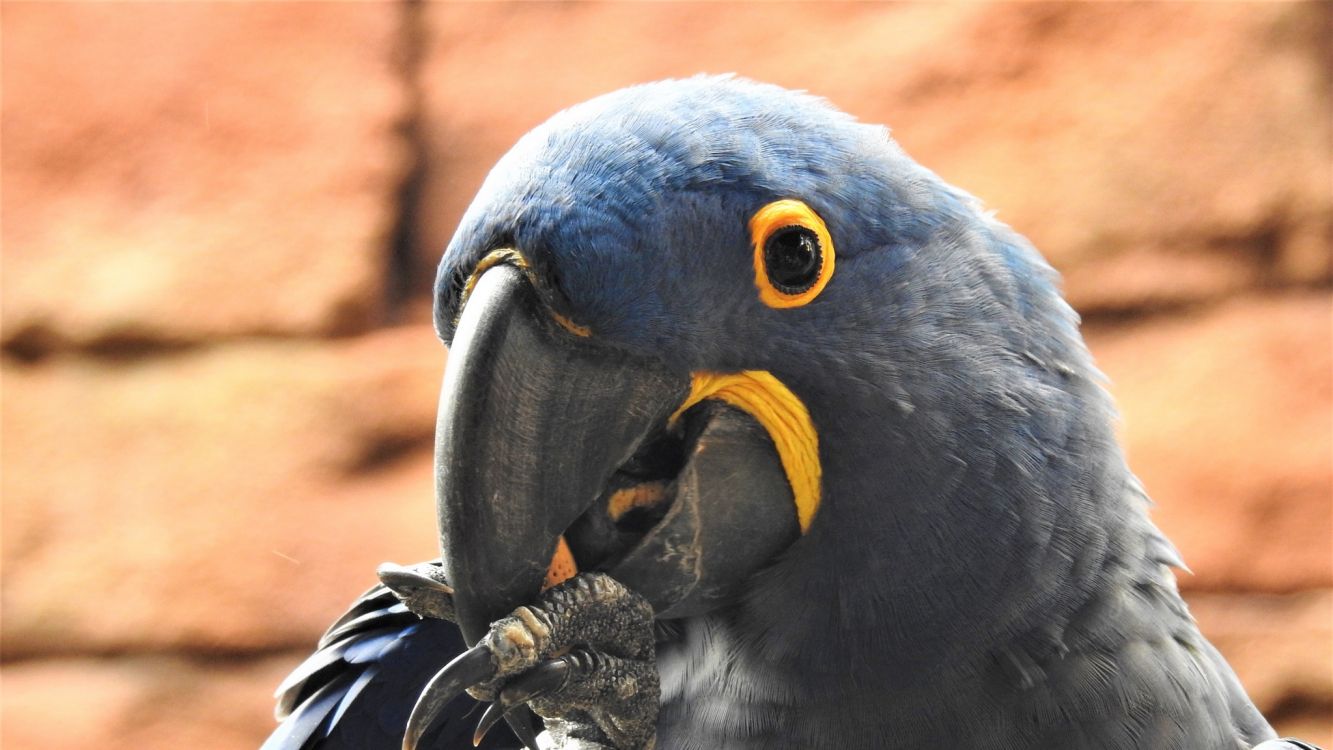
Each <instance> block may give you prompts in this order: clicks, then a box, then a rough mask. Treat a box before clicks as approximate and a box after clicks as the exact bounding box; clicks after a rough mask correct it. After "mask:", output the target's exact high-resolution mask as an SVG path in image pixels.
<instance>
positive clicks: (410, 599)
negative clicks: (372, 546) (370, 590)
mask: <svg viewBox="0 0 1333 750" xmlns="http://www.w3.org/2000/svg"><path fill="white" fill-rule="evenodd" d="M375 572H376V574H377V575H378V576H379V579H380V583H382V584H384V586H385V587H386V588H388V589H389V590H390V591H392V592H393V594H394V596H396V597H398V600H399V601H401V602H402V603H403V604H405V605H407V608H408V609H409V610H411V611H412V613H413V614H415V615H417V616H418V617H429V618H433V619H437V620H448V621H450V622H453V621H454V620H455V618H456V615H455V612H454V589H453V587H452V586H450V585H449V584H448V583H446V582H445V580H444V570H443V568H442V567H441V566H440V564H439V563H436V562H427V563H420V564H418V565H414V566H412V567H406V566H403V565H398V564H397V563H383V564H381V565H380V566H379V568H378V569H377V570H376V571H375Z"/></svg>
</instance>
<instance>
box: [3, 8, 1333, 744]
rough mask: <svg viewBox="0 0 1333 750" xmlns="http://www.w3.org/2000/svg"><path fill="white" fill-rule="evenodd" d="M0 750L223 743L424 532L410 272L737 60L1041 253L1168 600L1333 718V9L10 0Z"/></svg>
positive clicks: (422, 378)
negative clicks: (579, 108)
mask: <svg viewBox="0 0 1333 750" xmlns="http://www.w3.org/2000/svg"><path fill="white" fill-rule="evenodd" d="M0 23H2V26H0V30H2V32H3V34H2V38H0V44H2V46H3V59H2V63H3V105H4V119H3V132H2V133H0V135H2V136H3V151H2V154H3V162H2V164H3V172H2V176H3V185H2V188H3V191H2V192H3V198H2V200H3V203H2V204H0V207H2V209H3V308H2V309H0V312H2V325H0V347H2V352H3V354H2V355H0V368H2V369H0V377H2V378H3V407H4V408H3V451H4V453H3V486H2V488H0V489H2V490H3V538H2V544H0V550H2V556H0V570H2V574H0V575H2V578H0V596H2V599H3V604H2V607H0V611H2V612H3V615H2V616H3V622H2V626H3V629H2V637H3V640H2V656H3V661H2V662H0V681H2V683H3V717H2V718H3V721H2V724H0V726H2V727H3V729H2V730H0V745H3V746H4V748H6V750H24V749H26V748H39V747H40V748H43V750H61V749H63V748H105V749H107V750H121V749H129V748H136V749H144V748H182V747H201V748H204V747H206V748H220V749H222V750H229V749H231V748H254V747H256V746H257V745H258V744H259V743H260V742H261V741H262V739H263V737H264V736H265V735H266V734H267V732H268V731H269V730H270V729H271V728H272V726H273V720H272V717H271V707H272V700H271V697H270V694H271V692H272V689H273V688H274V686H275V685H276V684H277V683H278V682H279V680H280V679H281V678H282V677H283V675H284V674H285V673H286V672H287V671H288V670H289V669H290V668H291V667H293V666H294V665H295V664H296V663H297V662H298V661H299V660H300V659H301V658H303V656H304V655H305V654H306V653H308V651H309V650H310V648H311V647H312V645H313V643H314V641H315V639H316V638H317V636H318V634H319V633H320V632H321V630H322V629H323V628H324V626H325V625H327V624H328V623H329V622H330V621H331V620H332V618H334V617H336V616H337V615H338V614H339V613H340V612H341V611H342V609H343V607H344V606H345V605H346V604H347V603H349V602H350V601H351V600H352V599H353V598H354V597H355V596H356V595H357V594H358V593H359V592H360V591H361V590H362V589H364V588H365V587H367V586H368V585H369V584H370V583H372V582H373V571H374V567H375V565H376V564H377V563H379V562H380V561H383V560H397V561H401V562H411V561H416V560H421V559H425V558H429V557H432V556H433V555H434V554H435V531H434V511H433V499H432V498H433V493H432V476H431V442H432V431H433V418H434V412H435V402H436V396H437V393H438V387H439V380H440V376H441V373H442V368H443V364H444V358H445V352H444V350H443V348H442V347H441V346H440V344H439V342H438V341H437V340H436V338H435V336H434V334H433V333H432V331H431V328H430V325H429V321H428V309H429V305H430V298H429V288H430V281H431V270H432V268H433V266H434V264H435V262H436V260H437V258H438V256H439V253H440V251H441V250H442V248H443V246H444V244H445V243H446V242H447V240H448V238H449V235H450V233H451V232H452V229H453V227H454V225H455V223H456V221H457V219H458V217H459V215H460V213H461V212H462V210H463V209H464V207H465V206H466V205H467V203H468V201H469V200H470V197H471V195H472V194H473V193H474V192H475V190H476V188H477V187H478V185H479V184H480V181H481V179H482V178H483V176H484V175H485V173H486V171H487V170H488V169H489V168H490V165H491V164H492V163H493V162H494V161H495V160H496V159H497V158H498V157H499V156H500V154H502V153H503V152H504V151H505V149H507V148H508V147H509V145H510V144H512V143H513V141H514V140H515V139H516V138H517V137H518V136H519V135H520V134H522V133H523V132H525V131H526V130H528V129H529V128H531V127H532V126H534V125H536V124H537V123H539V122H541V121H542V120H544V119H545V118H547V117H548V116H549V115H550V114H552V113H553V112H555V111H557V110H559V109H560V108H562V107H565V106H568V105H571V104H574V103H576V102H579V101H581V100H583V99H586V98H588V97H591V96H593V95H596V94H599V93H603V92H606V91H608V90H611V89H614V88H617V87H619V86H622V85H625V84H629V83H634V82H641V81H647V80H652V79H657V78H663V77H668V76H683V75H690V74H694V73H696V72H703V71H706V72H732V71H734V72H737V73H740V74H742V75H746V76H750V77H753V78H758V79H762V80H767V81H771V82H774V83H778V84H782V85H785V86H788V87H793V88H804V89H808V90H810V91H812V92H815V93H818V94H820V95H822V96H825V97H827V98H829V99H830V100H832V102H833V103H835V104H836V105H838V106H839V107H841V108H842V109H845V110H847V111H849V112H851V113H853V114H855V115H856V116H858V117H859V118H861V119H862V120H864V121H869V122H877V123H885V124H888V125H889V126H890V127H891V128H892V129H893V134H894V136H895V137H896V138H897V139H898V140H899V142H900V143H901V144H902V145H903V146H904V148H905V149H906V150H907V151H908V153H910V154H912V155H913V156H915V157H916V158H917V159H918V160H919V161H921V162H922V163H924V164H925V165H927V166H928V167H930V168H932V169H934V170H935V171H937V172H938V173H940V174H941V175H942V176H943V177H944V178H945V179H946V180H948V181H950V182H953V183H955V184H957V185H959V186H961V187H962V188H964V189H966V190H968V191H970V192H972V193H974V194H976V195H978V196H979V197H981V198H982V199H983V200H985V201H986V203H987V204H988V205H989V206H990V207H991V208H993V209H995V210H997V211H998V213H999V216H1000V218H1001V219H1002V220H1004V221H1006V222H1008V223H1009V224H1011V225H1013V226H1014V227H1016V228H1017V229H1018V230H1019V231H1021V232H1023V233H1024V234H1026V235H1027V236H1029V237H1030V238H1031V239H1032V240H1033V241H1034V242H1035V243H1036V245H1037V246H1038V247H1039V248H1041V249H1042V251H1043V252H1045V253H1046V254H1047V256H1048V257H1049V258H1050V259H1051V261H1052V262H1053V263H1054V265H1055V266H1056V267H1057V268H1059V269H1060V271H1062V272H1063V273H1064V276H1065V280H1066V289H1067V292H1068V295H1069V297H1070V299H1071V301H1072V302H1073V304H1074V305H1075V307H1077V308H1078V309H1079V310H1080V311H1081V312H1082V314H1083V316H1084V320H1085V331H1086V335H1087V338H1088V341H1089V343H1090V345H1091V347H1092V349H1093V352H1094V353H1095V355H1096V356H1097V359H1098V362H1099V363H1100V365H1101V367H1102V368H1103V369H1104V370H1105V372H1106V373H1107V374H1108V376H1109V378H1110V381H1111V386H1110V387H1111V388H1112V390H1113V391H1114V393H1115V395H1116V397H1117V399H1118V401H1119V404H1120V406H1121V410H1122V413H1123V430H1122V432H1123V436H1124V440H1125V442H1126V444H1127V446H1128V450H1129V454H1130V460H1131V465H1132V466H1134V467H1135V469H1136V470H1137V471H1138V472H1139V474H1140V475H1141V477H1142V479H1143V480H1144V482H1145V484H1146V485H1147V487H1148V490H1149V492H1150V493H1151V494H1152V495H1153V496H1154V497H1155V499H1156V501H1157V503H1158V506H1157V508H1156V511H1155V517H1156V519H1157V521H1158V522H1159V524H1160V525H1161V526H1162V527H1163V528H1164V529H1165V530H1166V532H1167V533H1168V534H1169V535H1170V536H1171V538H1172V539H1173V540H1174V541H1175V542H1176V543H1177V544H1178V546H1179V547H1180V548H1181V550H1182V552H1183V554H1184V556H1185V559H1186V560H1187V561H1188V562H1189V564H1190V565H1191V567H1192V568H1193V574H1192V575H1189V574H1184V573H1182V574H1181V585H1182V587H1183V588H1184V590H1185V592H1186V595H1187V597H1188V599H1189V602H1190V605H1191V607H1192V609H1193V611H1194V612H1195V614H1196V615H1197V617H1198V619H1199V621H1200V623H1201V625H1202V627H1203V629H1204V631H1205V632H1206V633H1207V634H1208V635H1209V636H1210V637H1211V638H1212V639H1213V640H1214V642H1215V643H1216V644H1217V645H1218V646H1219V647H1220V648H1221V650H1222V651H1223V652H1224V653H1225V654H1226V655H1227V657H1228V658H1229V659H1230V660H1231V662H1232V664H1233V665H1234V666H1235V668H1236V669H1237V671H1238V672H1239V673H1240V675H1241V678H1242V680H1243V681H1244V683H1245V684H1246V686H1247V687H1248V689H1249V691H1250V693H1251V694H1252V695H1253V697H1254V698H1255V699H1256V700H1257V702H1258V703H1259V704H1260V706H1261V707H1262V709H1263V710H1264V711H1265V712H1266V713H1267V715H1268V716H1269V717H1270V719H1272V720H1273V722H1274V723H1275V724H1276V726H1277V727H1278V729H1279V731H1282V732H1284V733H1290V734H1299V735H1302V736H1304V738H1305V739H1308V740H1313V741H1316V742H1319V743H1320V744H1324V745H1326V746H1328V745H1333V553H1331V552H1330V550H1331V549H1333V547H1331V546H1330V542H1333V293H1331V290H1333V249H1331V246H1333V111H1331V106H1333V105H1331V104H1330V90H1331V89H1330V87H1331V86H1333V75H1331V73H1333V51H1331V50H1333V48H1331V46H1330V45H1331V43H1330V39H1333V4H1330V3H1327V2H1305V3H1281V2H1278V3H1253V4H1251V3H1199V4H1128V3H1126V4H1121V3H1116V4H1088V5H1084V4H1063V3H1057V4H1048V3H1000V4H993V5H992V4H966V5H935V4H910V3H902V4H896V3H895V4H872V3H858V4H846V5H844V4H837V3H820V4H818V5H813V4H801V3H793V4H782V5H761V4H711V3H710V4H672V3H665V4H651V5H605V4H507V3H494V4H491V3H486V4H472V3H467V4H418V3H410V2H380V3H369V2H358V3H321V2H301V3H260V2H245V3H221V2H219V3H211V2H202V3H186V4H159V3H150V2H140V3H105V4H104V3H58V4H57V3H21V2H5V3H4V4H3V6H0Z"/></svg>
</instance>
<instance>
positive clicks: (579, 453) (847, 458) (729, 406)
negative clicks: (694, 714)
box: [435, 77, 1115, 658]
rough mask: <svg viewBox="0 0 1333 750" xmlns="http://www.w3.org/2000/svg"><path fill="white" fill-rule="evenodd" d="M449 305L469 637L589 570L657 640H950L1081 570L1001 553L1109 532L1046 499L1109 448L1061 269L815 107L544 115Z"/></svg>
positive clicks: (455, 526) (449, 382)
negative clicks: (1029, 592) (802, 631)
mask: <svg viewBox="0 0 1333 750" xmlns="http://www.w3.org/2000/svg"><path fill="white" fill-rule="evenodd" d="M435 293H436V296H435V300H436V325H437V328H438V331H439V333H440V336H441V337H442V339H443V340H444V341H445V342H446V343H447V344H449V345H450V347H451V353H450V358H449V362H448V365H447V371H446V375H445V381H444V389H443V394H442V399H441V409H440V421H439V425H438V435H437V472H438V511H439V520H440V528H441V535H442V547H443V551H444V561H445V566H446V572H447V576H448V578H449V580H450V581H451V583H453V585H454V586H455V589H456V606H457V609H458V614H459V618H460V624H461V625H462V627H463V631H464V634H465V635H466V636H467V637H468V638H469V639H475V638H478V637H479V636H481V635H482V634H483V633H484V632H485V630H486V628H487V626H488V624H489V623H490V622H492V621H494V620H495V619H497V618H499V617H501V616H504V615H506V614H508V613H509V612H510V611H511V610H513V609H514V608H515V607H516V606H518V605H521V604H523V603H525V602H527V601H530V600H532V599H533V597H534V596H535V595H536V594H537V592H538V591H539V590H540V589H541V587H542V585H543V582H544V581H547V580H548V579H549V578H550V577H551V575H552V574H553V573H554V571H553V569H552V568H553V560H554V561H557V562H558V561H560V560H562V559H563V560H565V561H568V558H569V557H570V556H572V559H573V561H574V564H576V565H577V567H578V568H580V569H584V570H587V569H599V570H607V571H610V572H611V573H612V575H614V576H615V577H616V578H618V579H619V580H621V581H622V582H623V583H625V584H626V585H627V586H629V587H631V588H633V589H636V590H638V591H640V592H641V593H643V594H644V595H645V596H647V597H648V598H649V600H650V601H651V602H652V604H653V605H654V607H655V609H656V610H657V612H658V614H659V616H661V617H666V618H671V617H688V616H691V615H697V614H701V613H705V612H708V611H711V610H714V609H717V608H719V607H725V606H735V605H739V604H741V603H742V602H744V601H751V602H754V601H757V597H763V596H767V597H768V599H767V601H769V602H771V601H773V600H774V599H773V598H774V597H779V596H782V597H789V600H790V601H793V602H795V601H804V602H807V603H814V602H824V603H828V602H836V603H838V606H832V607H828V606H822V607H815V606H812V607H805V608H794V609H792V610H791V611H790V612H789V614H788V615H787V617H786V618H785V622H784V624H782V625H774V627H800V626H801V625H802V624H804V625H806V626H810V627H813V626H814V625H815V624H819V625H820V626H821V627H824V626H827V625H830V624H833V625H835V626H838V627H841V629H842V631H843V632H848V633H854V631H855V630H856V628H855V626H854V625H853V624H852V623H854V622H855V621H856V619H857V618H858V617H859V616H860V615H861V614H869V613H870V611H871V609H873V610H874V614H875V615H876V617H877V619H878V620H879V622H880V625H879V627H883V625H882V623H883V622H884V621H885V620H884V618H885V617H886V616H887V617H888V618H890V621H892V622H894V623H895V625H894V626H893V627H894V628H900V629H903V630H904V632H906V631H907V630H911V629H913V628H914V623H916V624H919V625H921V626H922V628H925V627H927V626H928V627H929V629H930V630H931V632H932V633H933V636H932V638H933V640H932V641H931V642H934V643H941V644H943V643H946V642H947V641H948V639H949V638H950V637H951V633H952V632H953V631H954V630H960V632H961V629H962V625H963V623H965V624H966V629H967V630H968V631H974V630H976V629H977V628H978V627H979V623H978V622H977V621H978V620H979V619H985V618H986V617H988V613H989V612H991V611H995V612H998V611H999V608H996V607H990V606H989V605H988V604H987V602H991V601H998V599H999V598H1000V597H1003V596H1005V595H1006V593H1012V592H1011V589H1012V588H1013V586H1015V585H1017V584H1015V583H1014V581H1016V580H1021V579H1022V576H1016V575H1015V574H1017V573H1019V572H1020V571H1018V570H1016V566H1028V565H1037V564H1041V565H1045V566H1053V567H1054V568H1056V569H1059V568H1061V567H1062V566H1063V567H1069V566H1073V565H1075V564H1076V558H1077V557H1078V555H1067V556H1063V557H1060V558H1059V559H1056V560H1052V559H1047V560H1044V561H1038V562H1037V563H1030V562H1027V561H1021V560H1022V558H1021V557H1020V556H1019V555H1018V554H1016V553H1015V549H1016V548H1018V547H1021V546H1023V545H1028V544H1048V543H1049V542H1050V540H1051V539H1052V538H1056V539H1059V540H1068V541H1069V543H1071V544H1078V543H1080V542H1081V541H1087V539H1086V538H1085V537H1087V534H1084V532H1082V531H1080V529H1082V528H1083V526H1085V525H1086V524H1085V522H1084V521H1082V520H1071V519H1077V518H1078V517H1080V514H1084V515H1090V516H1095V515H1097V513H1098V512H1099V511H1097V510H1096V508H1095V507H1092V506H1093V505H1094V503H1091V502H1087V501H1086V500H1087V498H1089V497H1091V496H1092V495H1093V494H1094V493H1093V490H1091V489H1089V488H1088V487H1087V486H1084V487H1083V488H1082V489H1080V488H1079V487H1077V486H1075V487H1062V486H1061V485H1062V484H1063V483H1068V482H1069V481H1070V479H1071V477H1073V476H1074V473H1073V472H1074V469H1073V468H1072V467H1074V466H1075V465H1077V464H1079V463H1081V462H1084V459H1083V458H1081V455H1082V454H1083V453H1091V452H1093V451H1094V450H1098V451H1100V450H1104V449H1105V448H1106V446H1113V445H1114V441H1113V439H1112V437H1111V434H1110V431H1109V427H1107V423H1108V422H1109V415H1110V407H1109V404H1108V401H1107V399H1106V397H1105V395H1104V394H1103V393H1102V391H1101V389H1100V388H1099V387H1098V386H1097V384H1096V374H1095V371H1094V370H1093V369H1092V366H1091V363H1090V360H1089V357H1088V355H1087V353H1086V350H1085V349H1084V347H1083V345H1082V343H1081V340H1080V339H1079V336H1078V333H1077V320H1076V317H1075V316H1074V314H1073V313H1072V311H1071V310H1070V309H1069V307H1068V306H1067V305H1066V304H1065V303H1064V302H1063V301H1062V299H1061V298H1060V296H1059V293H1058V290H1057V280H1056V277H1055V274H1054V272H1053V271H1051V270H1050V268H1049V267H1048V266H1047V265H1046V264H1045V263H1044V262H1043V261H1042V260H1041V259H1040V257H1039V256H1038V254H1037V253H1036V252H1035V251H1034V250H1033V249H1032V248H1031V247H1030V246H1029V245H1028V244H1027V243H1026V242H1025V241H1023V240H1022V239H1021V238H1020V237H1018V236H1017V235H1016V234H1014V233H1013V232H1011V231H1010V230H1008V229H1007V228H1006V227H1004V226H1003V225H1001V224H999V223H998V222H996V221H994V220H993V219H992V218H990V217H989V216H988V215H986V214H985V213H984V212H982V211H981V209H980V208H979V206H978V205H977V203H976V202H975V201H974V200H973V199H971V198H970V197H968V196H967V195H965V194H963V193H961V192H960V191H958V190H955V189H953V188H951V187H949V186H947V185H945V184H944V183H943V182H942V181H940V180H939V179H938V178H937V177H936V176H935V175H934V174H932V173H930V172H929V171H927V170H926V169H924V168H922V167H921V166H919V165H917V164H916V163H915V162H913V161H912V160H911V159H910V158H908V157H907V156H906V155H905V154H904V153H903V152H902V151H901V149H899V148H898V146H897V145H896V144H895V143H894V142H893V141H892V140H891V139H890V138H889V136H888V133H887V131H886V130H884V129H883V128H879V127H872V126H868V125H863V124H859V123H857V122H856V121H855V120H853V119H852V118H851V117H849V116H847V115H844V114H842V113H840V112H838V111H836V110H834V109H833V108H831V107H830V106H828V105H827V104H825V103H824V102H823V101H822V100H819V99H817V98H814V97H811V96H808V95H804V94H799V93H794V92H790V91H786V90H783V89H780V88H777V87H774V86H769V85H761V84H756V83H752V82H748V81H744V80H741V79H736V78H730V77H722V78H718V77H700V78H693V79H689V80H680V81H668V82H662V83H655V84H649V85H644V86H637V87H634V88H629V89H625V90H622V91H619V92H616V93H613V94H610V95H607V96H603V97H601V98H598V99H594V100H592V101H590V102H588V103H585V104H582V105H580V106H577V107H574V108H572V109H569V110H567V111H564V112H561V113H559V114H557V115H556V116H554V117H553V118H552V119H551V120H550V121H548V122H547V123H545V124H544V125H542V126H540V127H538V128H537V129H536V130H534V131H532V132H531V133H529V134H528V135H526V136H525V137H524V138H523V139H522V140H520V141H519V142H518V144H517V145H516V146H515V147H514V148H513V150H512V151H510V152H509V153H508V154H507V155H506V156H505V157H504V158H503V159H502V160H501V161H500V162H499V163H498V164H497V166H496V167H495V169H494V171H493V172H492V173H491V174H490V176H489V177H488V178H487V180H486V182H485V184H484V185H483V186H482V188H481V190H480V192H479V193H478V195H477V197H476V199H475V201H474V202H473V204H472V205H471V207H470V208H469V209H468V211H467V213H466V214H465V216H464V217H463V220H462V222H461V225H460V227H459V229H458V232H457V234H456V235H455V237H454V238H453V240H452V242H451V243H450V244H449V247H448V249H447V251H446V252H445V255H444V258H443V261H442V263H441V265H440V269H439V275H438V278H437V282H436V289H435ZM1105 463H1108V465H1109V464H1110V463H1115V461H1114V459H1109V460H1107V461H1105ZM1092 483H1095V482H1092ZM1085 506H1086V507H1085ZM1088 533H1089V534H1090V533H1091V532H1088ZM964 558H965V560H964ZM1049 575H1057V576H1058V571H1057V572H1055V573H1050V572H1047V573H1043V574H1042V576H1038V578H1039V579H1040V578H1042V577H1043V576H1049ZM1023 585H1024V586H1032V585H1034V584H1031V583H1030V582H1029V583H1024V584H1023ZM1035 585H1036V586H1037V587H1038V588H1040V586H1041V585H1042V584H1040V582H1039V583H1037V584H1035ZM1054 587H1055V584H1054V583H1051V588H1054ZM779 592H781V593H779ZM867 592H869V594H870V595H868V596H867ZM1039 600H1040V596H1035V595H1034V598H1033V601H1034V602H1036V601H1039ZM996 616H998V615H996ZM955 617H956V618H961V620H954V619H951V618H955ZM850 637H852V638H853V639H854V640H855V638H857V637H858V636H856V635H854V634H853V635H852V636H850ZM866 637H867V638H868V637H869V636H866ZM875 637H883V634H878V635H876V636H875ZM927 646H928V644H927V645H922V647H923V648H925V647H927ZM849 658H850V657H849Z"/></svg>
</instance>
